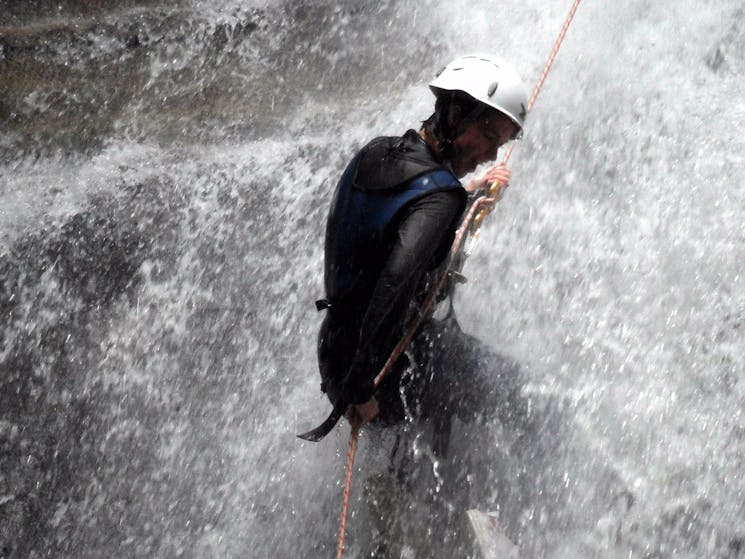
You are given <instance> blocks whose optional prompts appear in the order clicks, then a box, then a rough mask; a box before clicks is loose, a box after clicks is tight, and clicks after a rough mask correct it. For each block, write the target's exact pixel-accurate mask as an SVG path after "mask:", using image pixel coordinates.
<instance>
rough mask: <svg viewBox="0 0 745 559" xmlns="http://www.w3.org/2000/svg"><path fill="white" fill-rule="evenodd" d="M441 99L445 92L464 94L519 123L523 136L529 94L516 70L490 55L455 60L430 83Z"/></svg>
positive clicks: (475, 55)
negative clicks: (442, 93)
mask: <svg viewBox="0 0 745 559" xmlns="http://www.w3.org/2000/svg"><path fill="white" fill-rule="evenodd" d="M429 88H430V89H431V90H432V92H433V93H434V94H435V95H437V96H439V95H440V93H441V92H443V91H462V92H464V93H467V94H468V95H470V96H471V97H473V98H474V99H476V100H477V101H480V102H481V103H484V104H485V105H488V106H489V107H493V108H495V109H497V110H498V111H499V112H501V113H504V114H505V115H507V116H508V117H509V118H510V120H512V122H514V123H515V124H517V126H518V128H519V130H518V133H517V135H518V136H519V135H520V134H521V133H522V130H523V125H524V124H525V116H526V114H527V112H528V109H527V106H528V91H527V89H526V88H525V85H524V84H523V81H522V80H521V79H520V75H519V74H518V73H517V71H516V70H515V69H514V68H513V67H512V66H511V65H510V64H509V63H507V62H505V61H504V60H502V59H501V58H499V57H496V56H492V55H490V54H468V55H466V56H461V57H459V58H456V59H455V60H453V61H452V62H451V63H450V64H448V65H447V66H445V67H444V68H443V69H442V70H440V71H439V72H438V73H437V76H436V77H435V79H434V80H433V81H432V82H431V83H430V84H429Z"/></svg>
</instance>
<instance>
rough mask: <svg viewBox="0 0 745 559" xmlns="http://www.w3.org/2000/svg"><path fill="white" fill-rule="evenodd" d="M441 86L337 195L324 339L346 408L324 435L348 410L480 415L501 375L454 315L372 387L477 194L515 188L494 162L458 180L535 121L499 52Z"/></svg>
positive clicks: (333, 385)
mask: <svg viewBox="0 0 745 559" xmlns="http://www.w3.org/2000/svg"><path fill="white" fill-rule="evenodd" d="M430 89H431V90H432V92H433V93H434V94H435V96H436V98H437V100H436V104H435V111H434V113H433V114H432V115H431V116H430V117H429V118H428V119H427V120H426V121H424V122H423V124H422V127H421V129H420V130H419V131H418V132H417V131H415V130H409V131H408V132H406V133H405V134H404V135H403V136H401V137H381V138H377V139H375V140H373V141H372V142H370V143H369V144H367V145H366V146H365V147H364V148H362V150H361V151H360V152H359V153H358V154H357V155H356V156H355V157H354V158H353V159H352V161H351V162H350V163H349V165H348V166H347V168H346V170H345V171H344V173H343V175H342V177H341V180H340V181H339V184H338V185H337V188H336V192H335V194H334V198H333V201H332V207H331V211H330V214H329V218H328V224H327V230H326V245H325V256H326V266H325V278H324V280H325V289H326V299H323V300H321V301H318V302H317V306H318V308H319V310H320V309H327V312H328V314H327V316H326V317H325V319H324V321H323V324H322V326H321V329H320V333H319V343H318V358H319V367H320V372H321V378H322V385H321V386H322V390H323V391H325V392H326V394H327V395H328V397H329V399H330V400H331V402H332V404H334V409H335V412H336V416H335V417H334V413H332V417H330V418H329V420H327V422H326V428H325V429H323V426H322V427H321V428H319V429H321V431H324V432H325V431H328V429H330V427H332V426H333V423H335V421H336V419H338V416H339V415H340V414H341V413H346V414H347V417H348V418H349V419H350V421H352V422H353V423H357V424H364V423H366V422H369V421H372V420H376V421H379V422H381V423H384V424H386V423H393V422H397V421H400V420H401V419H402V418H404V417H405V416H406V415H407V414H415V415H427V414H431V413H432V412H433V411H435V410H437V411H442V412H443V415H447V416H449V415H452V414H457V415H459V416H461V417H462V416H466V415H472V414H473V413H478V411H479V410H478V408H479V406H482V407H483V405H484V403H485V402H483V400H484V398H486V397H487V396H488V385H494V384H495V383H499V382H500V379H499V378H485V377H484V375H480V376H479V375H478V372H476V371H475V370H474V369H475V368H477V367H478V364H479V361H480V359H481V358H480V355H481V354H482V353H483V348H482V347H481V346H480V345H479V344H478V342H477V341H476V340H475V339H473V338H471V337H470V336H466V335H465V334H463V333H462V332H461V331H460V329H459V328H458V327H457V324H455V322H454V320H446V321H436V320H433V319H431V317H429V319H428V320H426V321H425V323H424V324H423V326H422V327H421V328H420V330H419V332H418V333H417V336H416V338H415V339H414V341H413V343H412V348H411V351H410V352H409V354H410V355H411V356H413V360H414V363H411V362H410V359H409V358H408V357H407V356H406V355H402V356H401V357H400V358H399V359H398V361H397V362H396V364H395V366H394V367H393V369H392V371H391V372H390V374H388V376H387V377H385V378H384V380H383V381H382V382H381V385H380V386H378V387H377V389H375V388H374V386H373V379H374V378H375V376H376V375H377V374H378V372H379V371H380V369H381V368H382V366H383V365H384V363H385V362H386V360H387V359H388V356H389V355H390V353H391V351H392V350H393V348H394V347H395V345H396V344H397V342H398V341H399V340H400V339H401V337H402V336H403V334H404V331H405V328H406V325H407V324H408V322H409V321H410V319H411V318H412V317H413V316H414V315H415V313H416V312H417V310H418V306H419V304H420V303H421V301H422V300H423V298H424V296H425V295H426V293H427V291H428V290H429V288H430V287H431V284H432V282H433V281H436V279H435V278H437V277H439V275H440V274H441V273H442V268H443V266H444V265H445V264H446V260H447V255H448V252H449V250H450V247H451V244H452V241H453V237H454V234H455V231H456V229H457V227H458V224H459V222H460V220H461V218H462V215H463V212H464V209H465V208H466V205H467V200H468V193H469V192H471V193H478V192H480V191H481V190H483V189H484V188H486V187H487V186H488V185H489V184H491V183H493V182H497V183H500V184H505V185H506V184H507V183H508V182H509V179H510V171H509V169H508V168H507V167H506V166H505V165H504V164H497V165H494V166H492V167H491V168H490V169H488V170H487V171H486V172H485V173H484V174H483V175H481V176H480V177H478V178H475V179H474V180H472V181H471V183H470V184H469V185H468V187H467V188H464V187H463V186H462V185H461V183H460V181H459V179H460V178H462V177H463V176H465V175H466V174H468V173H470V172H472V171H474V170H475V169H476V167H477V166H479V165H480V164H482V163H486V162H489V161H493V160H494V159H495V158H496V155H497V150H498V149H499V147H500V146H502V145H503V144H505V143H506V142H508V141H509V140H512V139H514V138H516V137H518V136H519V135H520V134H521V133H522V129H523V124H524V122H525V116H526V105H527V94H526V89H525V87H524V85H523V83H522V81H521V80H520V77H519V76H518V74H517V72H516V71H515V70H514V69H513V68H512V67H511V66H509V65H508V64H507V63H505V62H503V61H502V60H500V59H498V58H496V57H493V56H489V55H469V56H463V57H460V58H458V59H456V60H454V61H453V62H451V63H450V64H449V65H447V66H446V67H445V68H443V70H441V71H440V73H438V75H437V77H436V78H435V79H434V81H432V83H431V84H430ZM459 369H460V370H459ZM497 376H498V375H497ZM504 380H505V381H507V382H508V383H509V379H504ZM507 392H514V386H511V387H510V388H509V389H508V390H507ZM447 424H448V425H449V423H447ZM316 434H319V431H318V430H316ZM323 434H325V433H320V436H323ZM320 436H319V437H316V438H315V439H314V438H313V437H312V436H311V437H307V438H310V439H311V440H318V438H320Z"/></svg>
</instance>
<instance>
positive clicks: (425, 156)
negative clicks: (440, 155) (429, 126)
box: [354, 130, 449, 191]
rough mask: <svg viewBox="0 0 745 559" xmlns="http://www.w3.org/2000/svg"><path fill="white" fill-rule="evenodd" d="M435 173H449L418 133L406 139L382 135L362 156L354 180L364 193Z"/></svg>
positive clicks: (388, 187)
mask: <svg viewBox="0 0 745 559" xmlns="http://www.w3.org/2000/svg"><path fill="white" fill-rule="evenodd" d="M435 171H444V172H449V169H448V168H447V167H446V166H445V165H444V164H443V163H442V162H440V161H438V160H437V159H436V158H435V156H434V154H433V153H432V151H431V150H430V149H429V147H428V146H427V144H426V143H425V142H424V140H422V139H421V137H420V136H419V134H418V133H417V132H416V131H415V130H409V131H408V132H406V133H405V134H404V135H403V136H379V137H377V138H374V139H373V140H371V141H370V142H368V143H367V145H365V146H364V147H363V148H362V149H361V150H360V153H359V162H358V165H357V170H356V173H355V178H354V185H355V187H356V188H358V189H360V190H364V191H373V190H387V189H395V188H398V187H400V186H401V185H403V184H405V183H407V182H409V181H411V180H412V179H414V178H416V177H419V176H422V175H424V174H427V173H432V172H435Z"/></svg>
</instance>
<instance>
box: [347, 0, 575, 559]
mask: <svg viewBox="0 0 745 559" xmlns="http://www.w3.org/2000/svg"><path fill="white" fill-rule="evenodd" d="M580 1H581V0H574V1H573V4H572V7H571V9H570V10H569V15H568V16H567V18H566V20H565V21H564V25H562V27H561V31H560V32H559V36H558V37H557V39H556V41H555V42H554V46H553V48H552V49H551V53H550V55H549V57H548V60H547V61H546V64H545V65H544V67H543V71H542V72H541V75H540V77H539V79H538V82H537V83H536V86H535V88H534V89H533V93H532V94H531V96H530V99H529V100H528V112H530V109H531V108H532V107H533V104H534V103H535V100H536V97H538V93H539V92H540V90H541V87H543V82H544V81H545V80H546V76H547V75H548V72H549V70H550V69H551V65H552V64H553V62H554V59H555V58H556V53H557V52H558V51H559V47H560V46H561V43H562V42H563V40H564V36H565V35H566V32H567V30H568V29H569V25H570V24H571V22H572V19H573V18H574V14H575V12H576V11H577V7H578V6H579V3H580ZM512 148H513V146H510V147H509V148H508V150H507V153H506V154H505V156H504V158H503V159H502V161H503V162H505V163H506V162H507V161H508V160H509V158H510V156H511V155H512ZM506 186H507V185H505V184H500V183H496V182H495V183H492V184H490V185H489V187H488V188H487V191H486V193H485V195H482V196H481V197H479V198H477V199H476V200H475V201H474V202H473V204H472V205H471V208H470V209H469V210H468V213H467V214H466V217H465V219H464V220H463V222H462V223H461V226H460V227H459V228H458V231H457V233H456V235H455V239H454V240H453V245H452V248H451V250H450V256H449V262H450V263H451V264H452V263H456V262H459V263H460V264H462V261H463V260H464V259H463V258H458V257H459V256H460V255H461V249H462V245H463V242H464V240H465V237H466V235H467V234H468V232H469V230H470V233H471V235H472V238H473V239H474V240H475V239H476V238H478V234H479V230H480V228H481V224H482V222H483V221H484V218H485V217H486V216H487V215H488V214H489V213H490V212H491V210H492V209H493V208H494V205H495V204H496V203H497V202H498V201H499V200H500V198H501V196H502V193H503V191H504V188H506ZM472 246H473V244H471V248H472ZM468 252H470V249H469V251H468ZM468 252H466V256H467V255H468ZM453 273H458V272H456V271H454V270H450V265H448V270H447V271H446V272H445V273H443V274H442V276H441V277H440V280H439V281H438V282H437V285H436V286H435V287H434V288H433V289H432V290H431V291H430V292H429V294H428V295H427V298H426V299H425V300H424V302H423V303H422V306H421V307H420V309H419V312H418V313H417V315H416V317H414V319H412V321H411V322H410V324H409V325H408V327H407V329H406V333H405V334H404V337H403V338H402V339H401V341H400V342H398V344H397V345H396V347H395V348H394V349H393V351H392V352H391V355H390V357H388V360H387V361H386V362H385V365H383V368H382V369H381V371H380V373H378V375H377V376H376V377H375V380H374V385H375V387H377V386H378V384H379V383H380V381H381V380H382V379H383V377H385V375H387V374H388V373H389V372H390V370H391V368H392V367H393V364H394V363H395V362H396V360H397V359H398V357H399V356H400V355H401V354H402V353H403V351H404V350H405V349H406V347H407V346H408V345H409V342H410V341H411V339H412V338H413V337H414V334H415V333H416V331H417V330H418V328H419V326H420V325H421V323H422V321H423V320H424V317H426V316H427V314H428V313H429V311H430V309H431V308H432V305H433V304H434V303H435V301H436V299H437V294H438V293H439V292H440V290H441V289H442V288H443V287H444V286H445V283H446V282H447V279H448V277H450V276H451V275H452V274H453ZM342 413H343V412H342ZM359 431H360V425H358V424H356V423H355V424H353V426H352V432H351V433H350V435H349V449H348V451H347V460H346V467H345V471H344V491H343V494H342V507H341V516H340V519H339V534H338V537H337V541H336V559H341V557H342V554H343V553H344V537H345V534H346V527H347V513H348V511H349V496H350V492H351V485H352V468H353V467H354V456H355V453H356V452H357V442H358V438H359Z"/></svg>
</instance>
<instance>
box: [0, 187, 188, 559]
mask: <svg viewBox="0 0 745 559" xmlns="http://www.w3.org/2000/svg"><path fill="white" fill-rule="evenodd" d="M164 192H165V189H164V188H163V187H162V185H157V184H149V185H141V184H139V185H130V186H125V187H124V188H122V195H121V196H119V197H113V196H111V195H109V196H97V197H93V198H92V199H91V201H90V203H89V205H88V207H87V208H86V209H85V210H84V211H82V212H79V213H77V214H75V215H73V216H71V217H69V218H68V219H66V221H64V223H62V224H61V225H56V226H53V225H50V226H47V227H44V228H41V229H40V230H38V231H37V232H35V233H33V234H30V235H27V236H26V237H23V238H21V239H19V240H18V241H17V242H16V243H15V244H14V245H13V246H12V247H11V249H10V250H9V251H8V252H7V253H6V254H3V255H2V256H0V313H1V315H2V321H0V345H2V347H3V348H4V351H3V352H2V354H0V557H14V556H19V557H20V556H26V555H25V554H27V553H29V552H30V550H37V551H38V550H42V549H46V550H48V551H50V552H60V553H61V552H63V551H64V545H63V543H61V542H63V540H64V539H65V534H67V528H66V525H65V522H64V518H65V514H66V511H67V510H68V508H71V507H73V506H74V503H76V502H79V501H80V500H81V499H82V500H84V498H85V496H84V495H82V494H80V492H81V491H84V489H85V487H84V486H81V485H80V483H79V480H80V479H86V477H87V476H92V477H90V479H93V477H95V475H96V474H95V469H96V467H97V466H95V464H99V465H100V464H101V462H102V461H105V454H104V451H103V450H102V448H103V447H102V440H103V439H102V438H103V437H104V434H105V429H104V427H103V424H105V413H104V411H103V410H105V405H106V403H107V402H108V401H109V400H110V399H111V396H110V395H108V394H107V393H106V390H105V389H104V388H103V387H101V386H99V385H97V384H94V385H93V386H91V385H89V384H87V383H86V375H85V371H86V370H87V369H89V367H92V366H94V365H93V363H96V362H100V360H101V355H100V351H101V348H100V347H98V345H99V342H98V341H97V330H98V328H97V326H96V325H97V324H101V322H102V321H105V315H106V313H107V312H110V307H111V305H112V304H115V303H117V302H118V303H121V304H124V305H129V304H130V303H131V295H132V293H133V290H134V289H135V288H136V287H137V285H138V284H139V281H140V275H139V270H140V266H141V264H142V263H143V261H144V260H145V259H146V258H156V259H158V258H160V257H162V258H161V259H160V262H166V261H167V257H166V256H165V253H167V252H169V251H170V252H173V247H172V245H171V243H170V242H169V239H171V237H170V235H172V230H173V226H174V224H175V221H174V219H175V216H171V218H170V219H169V218H167V217H166V215H165V213H166V212H168V211H173V210H174V209H175V207H174V203H173V200H172V199H169V198H168V197H167V196H166V195H165V194H164ZM154 242H158V243H159V246H160V249H155V248H153V243H154ZM161 251H162V252H161ZM159 254H160V257H159V256H158V255H159ZM76 480H77V481H76ZM52 531H56V533H57V536H55V538H53V539H50V538H49V534H50V533H51V532H52ZM60 546H62V547H60ZM55 550H56V551H55Z"/></svg>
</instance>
